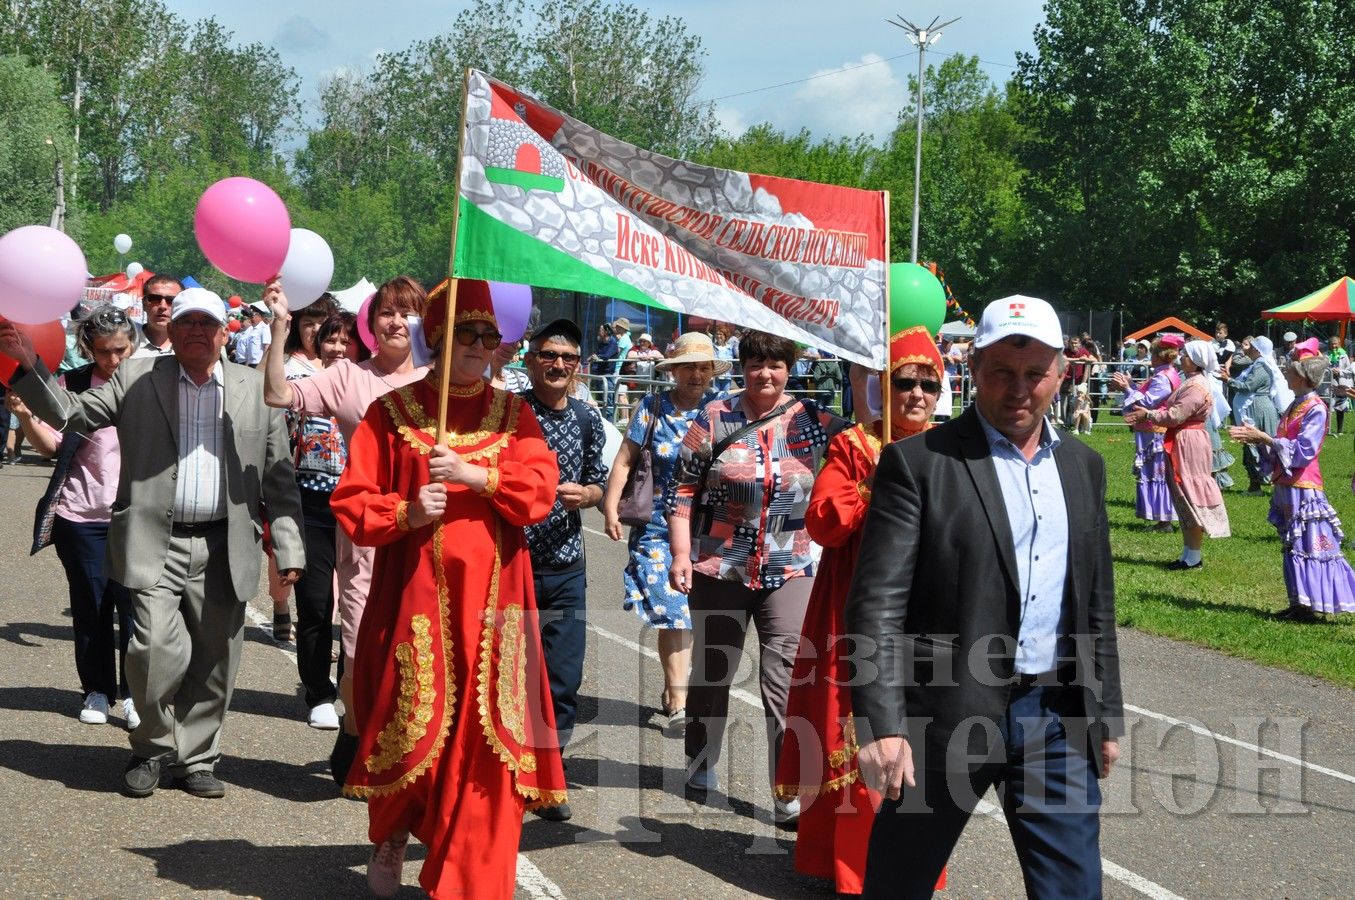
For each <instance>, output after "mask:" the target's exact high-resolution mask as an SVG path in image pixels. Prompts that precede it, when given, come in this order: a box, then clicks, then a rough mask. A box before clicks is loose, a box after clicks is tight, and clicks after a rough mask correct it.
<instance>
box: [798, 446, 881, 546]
mask: <svg viewBox="0 0 1355 900" xmlns="http://www.w3.org/2000/svg"><path fill="white" fill-rule="evenodd" d="M859 433H860V430H859V429H857V428H852V429H850V430H848V431H844V432H842V433H841V434H839V435H837V436H836V437H834V438H833V440H832V443H830V444H829V445H828V455H827V457H826V458H825V459H824V462H823V468H822V469H820V470H819V474H818V477H817V478H815V479H814V492H813V493H812V494H810V496H809V508H808V509H806V510H805V528H806V529H807V530H808V531H809V536H810V537H811V538H813V540H814V542H815V543H817V544H819V545H820V546H823V547H840V546H842V545H843V544H845V543H846V542H847V539H848V538H849V537H851V536H852V534H853V533H854V532H855V531H856V530H857V529H858V528H860V527H861V524H862V523H863V522H865V520H866V512H867V511H868V510H869V509H870V480H871V479H870V475H871V469H872V467H871V465H870V464H869V462H868V461H867V460H866V459H865V457H864V456H863V455H862V452H861V449H860V447H858V446H857V444H856V443H855V441H854V440H853V435H859Z"/></svg>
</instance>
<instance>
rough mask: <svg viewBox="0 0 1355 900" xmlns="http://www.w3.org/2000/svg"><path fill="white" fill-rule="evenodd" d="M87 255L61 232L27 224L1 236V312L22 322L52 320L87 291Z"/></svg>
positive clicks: (75, 302) (31, 322)
mask: <svg viewBox="0 0 1355 900" xmlns="http://www.w3.org/2000/svg"><path fill="white" fill-rule="evenodd" d="M88 277H89V270H88V269H87V268H86V267H85V254H84V253H81V252H80V248H79V246H77V245H76V243H75V241H73V240H71V239H70V238H69V237H67V236H66V235H65V234H63V233H62V232H60V231H57V230H56V229H55V228H48V227H47V226H46V225H25V226H23V227H22V228H16V229H14V230H13V231H11V232H10V233H9V234H6V235H5V236H4V237H2V238H0V315H3V316H5V317H6V318H8V319H12V320H13V321H15V322H22V323H24V324H25V325H40V324H42V323H43V322H52V321H55V320H57V319H59V318H61V316H62V315H64V314H65V313H68V312H70V311H71V307H73V306H75V304H77V303H79V302H80V298H81V297H83V296H84V293H85V280H86V279H87V278H88Z"/></svg>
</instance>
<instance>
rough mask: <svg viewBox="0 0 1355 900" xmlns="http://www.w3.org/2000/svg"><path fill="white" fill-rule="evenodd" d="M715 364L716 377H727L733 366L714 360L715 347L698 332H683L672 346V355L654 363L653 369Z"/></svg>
mask: <svg viewBox="0 0 1355 900" xmlns="http://www.w3.org/2000/svg"><path fill="white" fill-rule="evenodd" d="M703 362H708V363H715V374H716V375H728V374H729V370H730V369H732V368H734V364H733V363H731V362H730V361H729V360H727V359H716V358H715V345H714V344H713V343H711V340H710V338H709V337H707V336H706V335H704V334H702V333H701V332H699V331H688V332H684V333H683V334H682V335H681V336H680V337H679V338H678V339H677V343H676V344H674V345H673V355H672V356H669V357H668V358H667V359H661V360H659V361H658V362H656V363H654V368H655V369H667V368H671V367H672V366H680V365H683V364H684V363H703Z"/></svg>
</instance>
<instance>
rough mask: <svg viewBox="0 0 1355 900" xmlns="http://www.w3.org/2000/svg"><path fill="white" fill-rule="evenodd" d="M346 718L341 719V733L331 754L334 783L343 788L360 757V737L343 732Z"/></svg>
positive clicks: (330, 764) (330, 771)
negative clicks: (349, 771) (355, 759)
mask: <svg viewBox="0 0 1355 900" xmlns="http://www.w3.org/2000/svg"><path fill="white" fill-rule="evenodd" d="M345 718H346V717H345V716H340V717H339V733H338V734H337V735H336V736H335V737H334V749H333V750H331V751H330V752H329V774H330V775H332V776H333V777H334V783H335V784H337V785H338V786H339V787H343V786H344V784H345V783H346V782H347V781H348V770H349V769H351V768H352V767H353V759H354V757H356V756H357V755H358V736H357V735H355V734H349V733H348V732H346V731H344V730H343V720H344V719H345Z"/></svg>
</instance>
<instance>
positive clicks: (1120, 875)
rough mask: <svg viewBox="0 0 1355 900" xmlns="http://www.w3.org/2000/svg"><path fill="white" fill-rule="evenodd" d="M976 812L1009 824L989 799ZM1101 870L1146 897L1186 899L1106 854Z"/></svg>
mask: <svg viewBox="0 0 1355 900" xmlns="http://www.w3.org/2000/svg"><path fill="white" fill-rule="evenodd" d="M974 812H976V813H978V814H979V815H981V816H987V817H988V818H990V819H992V820H993V821H995V822H1001V823H1002V824H1003V825H1005V824H1007V816H1006V814H1004V813H1003V812H1002V810H1001V808H999V807H998V806H996V805H995V804H992V803H989V802H988V801H987V800H980V801H979V805H978V806H977V807H976V808H975V809H974ZM1101 871H1102V872H1103V873H1104V874H1106V875H1109V876H1110V877H1111V878H1114V879H1115V880H1116V881H1118V882H1120V883H1121V884H1123V885H1125V886H1126V887H1131V888H1133V889H1134V890H1136V891H1138V892H1139V893H1140V894H1143V895H1144V896H1145V897H1152V898H1153V900H1185V898H1184V897H1182V896H1180V895H1179V894H1173V893H1172V892H1171V891H1169V890H1167V889H1166V888H1164V887H1163V886H1162V885H1160V884H1158V883H1157V882H1155V881H1149V880H1148V879H1147V878H1144V877H1143V876H1142V875H1139V874H1138V873H1137V872H1131V871H1129V870H1128V869H1126V868H1125V867H1124V866H1119V865H1116V864H1115V863H1113V862H1111V861H1110V860H1108V859H1106V858H1105V857H1104V856H1103V857H1101Z"/></svg>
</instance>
